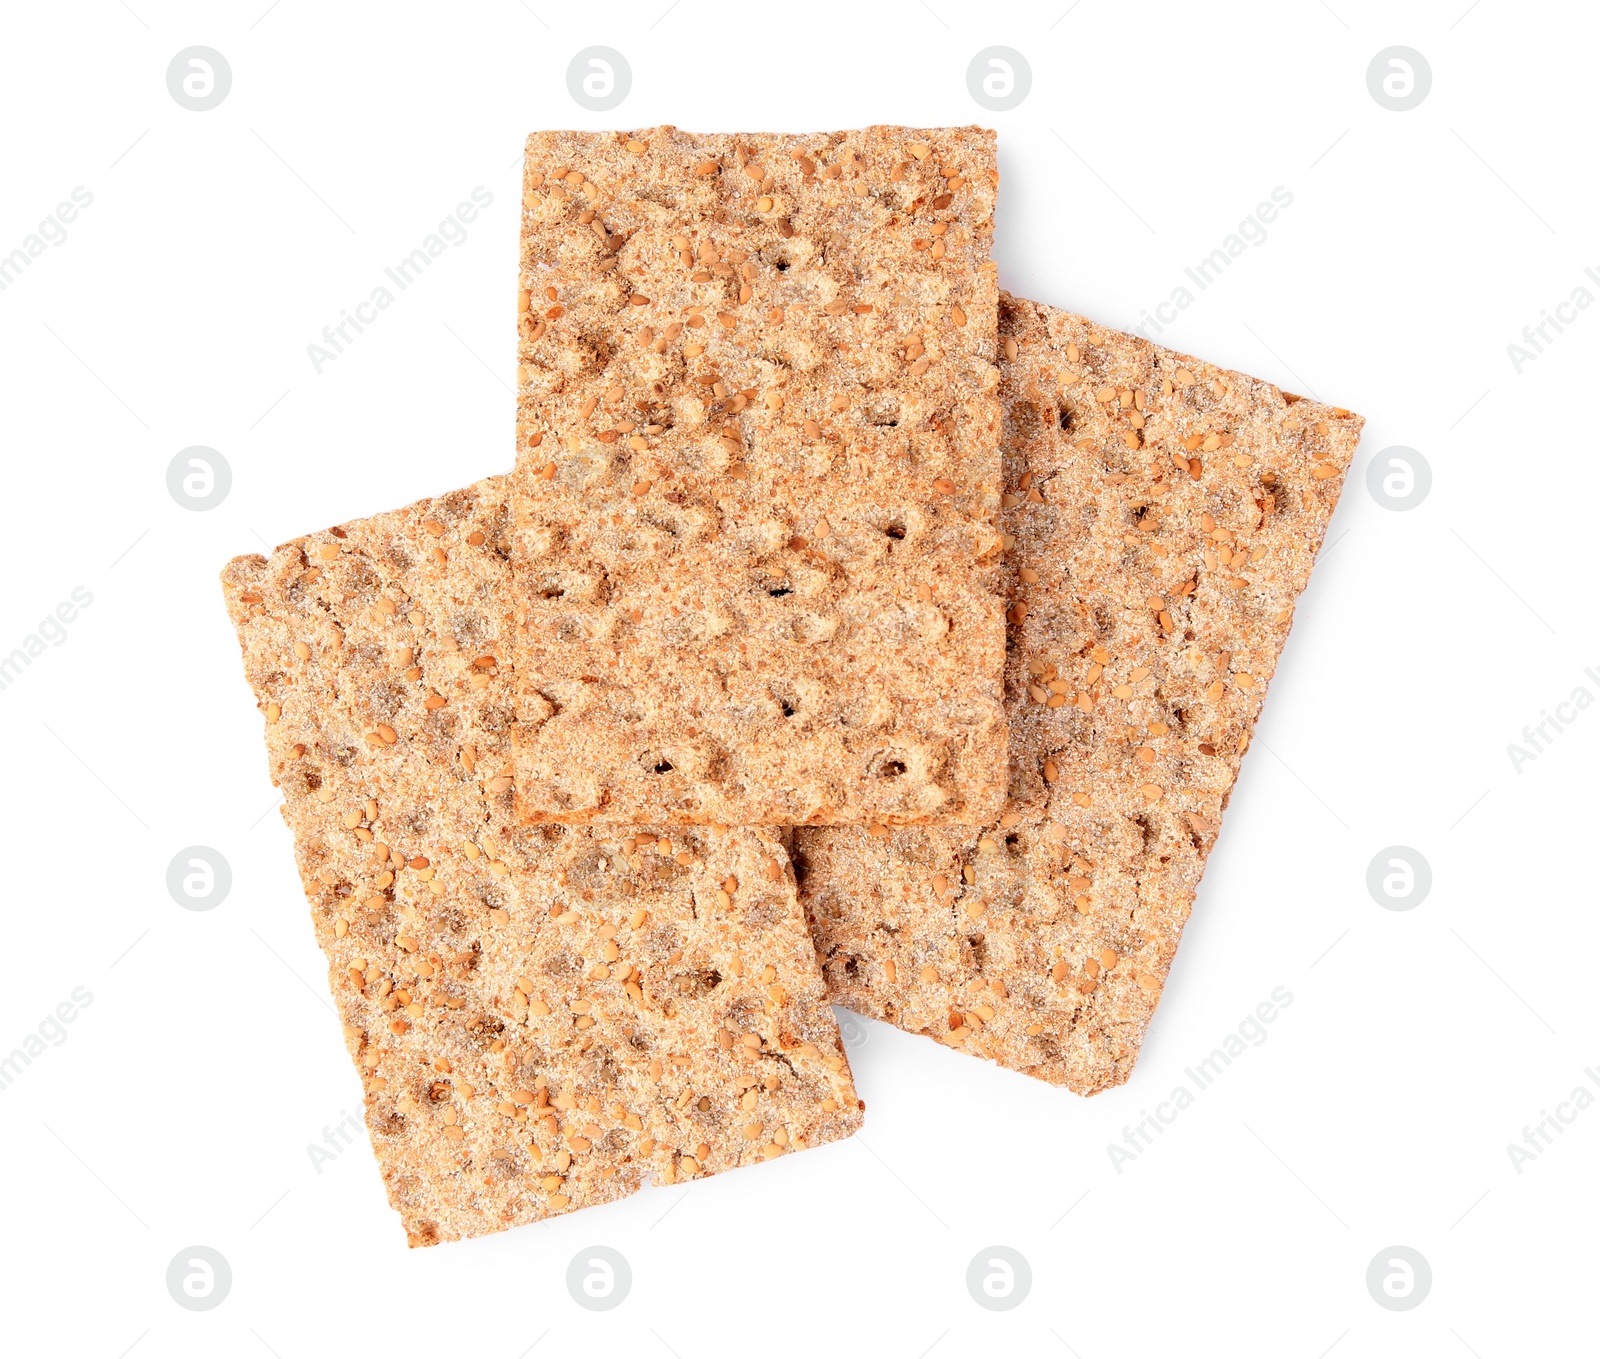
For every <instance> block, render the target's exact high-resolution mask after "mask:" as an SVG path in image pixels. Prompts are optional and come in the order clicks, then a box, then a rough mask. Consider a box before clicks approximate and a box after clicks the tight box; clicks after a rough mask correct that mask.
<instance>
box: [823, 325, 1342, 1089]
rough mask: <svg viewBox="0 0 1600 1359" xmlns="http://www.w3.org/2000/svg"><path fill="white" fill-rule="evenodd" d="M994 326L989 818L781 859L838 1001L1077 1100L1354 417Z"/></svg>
mask: <svg viewBox="0 0 1600 1359" xmlns="http://www.w3.org/2000/svg"><path fill="white" fill-rule="evenodd" d="M1000 335H1001V340H1002V343H1003V346H1004V348H1005V352H1006V353H1007V354H1008V355H1010V354H1014V357H1012V358H1009V359H1008V360H1007V361H1005V362H1003V364H1002V375H1003V383H1002V399H1003V403H1004V406H1005V425H1006V445H1005V447H1006V485H1007V495H1006V502H1005V503H1006V510H1005V528H1006V529H1007V531H1008V533H1009V534H1012V535H1014V540H1011V546H1009V548H1008V550H1007V553H1006V566H1007V575H1008V581H1009V587H1010V592H1011V598H1012V601H1013V602H1012V609H1011V612H1010V613H1009V615H1008V619H1009V621H1010V634H1009V654H1008V662H1007V673H1006V702H1007V708H1008V710H1009V714H1010V719H1011V789H1010V799H1009V803H1008V806H1007V809H1006V812H1005V814H1004V816H1003V817H1002V818H1001V819H1000V820H999V822H998V824H995V825H991V826H989V827H987V828H985V829H983V830H970V831H969V830H964V829H956V828H935V829H926V830H924V829H897V830H894V831H885V832H881V833H879V834H877V835H876V836H874V835H873V834H869V833H868V832H867V831H863V830H857V829H847V830H818V829H807V830H802V831H799V832H797V833H796V840H795V846H794V850H795V855H796V866H797V871H799V873H800V878H801V897H802V900H803V901H804V902H805V903H806V906H807V909H808V912H809V915H810V918H811V922H812V931H813V936H814V937H815V939H816V941H817V946H818V950H819V951H820V953H821V954H822V956H823V966H824V971H825V973H826V975H827V978H828V985H829V989H830V992H831V994H832V995H833V998H834V999H835V1000H836V1001H838V1002H839V1003H840V1004H843V1005H847V1006H849V1007H850V1008H852V1009H854V1010H858V1011H860V1012H861V1013H862V1014H867V1015H872V1016H875V1017H877V1018H879V1019H885V1020H888V1021H890V1022H892V1023H894V1024H897V1025H899V1026H900V1027H901V1028H904V1029H909V1030H911V1031H912V1032H915V1033H925V1034H928V1035H929V1036H931V1037H935V1038H937V1039H938V1040H939V1041H940V1042H943V1043H946V1044H948V1045H950V1046H951V1047H954V1048H959V1049H961V1050H962V1051H965V1052H970V1053H973V1054H975V1055H977V1056H981V1057H987V1058H990V1059H992V1060H994V1061H996V1062H999V1063H1000V1064H1002V1065H1003V1066H1008V1067H1011V1068H1013V1069H1015V1070H1017V1071H1021V1072H1024V1073H1026V1074H1027V1075H1030V1076H1037V1077H1039V1078H1040V1079H1041V1080H1046V1081H1050V1082H1052V1083H1055V1084H1060V1085H1066V1086H1068V1087H1069V1088H1071V1089H1072V1090H1075V1091H1077V1092H1078V1093H1079V1094H1092V1093H1094V1092H1095V1091H1098V1090H1103V1089H1106V1088H1107V1087H1109V1086H1113V1085H1117V1084H1120V1083H1121V1082H1122V1081H1125V1080H1126V1079H1127V1078H1128V1075H1129V1073H1130V1071H1131V1070H1132V1068H1133V1063H1134V1060H1135V1058H1136V1057H1137V1055H1138V1051H1139V1044H1140V1042H1141V1040H1142V1038H1143V1035H1144V1031H1145V1027H1146V1025H1147V1024H1148V1023H1149V1021H1150V1016H1151V1013H1152V1011H1153V1010H1154V1009H1155V1006H1156V1001H1157V1000H1158V999H1159V997H1160V994H1161V987H1162V985H1163V983H1164V981H1165V979H1166V975H1167V968H1168V966H1169V965H1170V963H1171V961H1172V956H1173V953H1174V951H1175V950H1176V949H1177V946H1178V936H1179V934H1180V932H1181V931H1182V929H1183V925H1184V922H1185V920H1187V918H1188V915H1189V910H1190V907H1191V905H1192V903H1193V901H1194V895H1195V889H1196V887H1197V886H1198V884H1199V881H1200V874H1201V871H1202V869H1203V868H1204V866H1205V859H1206V855H1207V853H1208V852H1209V851H1210V849H1211V846H1212V844H1213V843H1214V842H1215V839H1216V835H1217V829H1218V825H1219V823H1220V819H1221V816H1222V810H1223V808H1224V807H1225V806H1226V805H1227V801H1228V796H1229V793H1230V792H1231V790H1232V788H1233V782H1234V779H1235V777H1236V776H1237V774H1238V771H1239V761H1240V757H1241V756H1242V755H1243V753H1244V750H1245V748H1246V746H1247V745H1248V744H1249V740H1250V733H1251V730H1252V728H1253V726H1254V724H1255V721H1256V718H1257V716H1258V715H1259V713H1260V711H1261V702H1262V698H1263V695H1264V693H1265V691H1266V686H1267V681H1268V679H1269V678H1270V677H1271V675H1272V672H1273V669H1274V667H1275V666H1276V664H1277V658H1278V653H1279V651H1280V650H1281V649H1282V647H1283V643H1284V639H1285V638H1286V637H1287V635H1288V632H1289V622H1290V617H1291V614H1292V611H1293V607H1294V601H1295V597H1296V596H1297V595H1298V594H1299V593H1300V591H1301V590H1302V589H1303V588H1304V587H1305V584H1306V581H1307V579H1308V578H1309V576H1310V574H1311V566H1312V563H1313V561H1314V560H1315V558H1316V554H1317V551H1318V548H1319V546H1320V544H1321V542H1322V537H1323V533H1324V531H1325V530H1326V528H1327V524H1328V519H1329V516H1330V515H1331V514H1332V513H1333V508H1334V505H1335V504H1336V503H1337V501H1338V498H1339V490H1340V486H1341V484H1342V482H1343V477H1344V473H1345V472H1346V470H1347V469H1348V468H1349V466H1350V460H1351V457H1352V455H1353V454H1354V452H1355V447H1356V442H1357V439H1358V438H1359V436H1360V431H1361V424H1362V421H1361V419H1360V417H1358V416H1353V415H1351V414H1350V413H1349V412H1348V411H1344V410H1338V409H1333V408H1330V407H1327V406H1321V405H1318V404H1316V403H1315V402H1311V401H1306V400H1302V399H1301V398H1298V397H1295V396H1291V395H1289V394H1287V393H1284V392H1281V391H1279V390H1278V389H1277V388H1276V387H1273V386H1271V385H1270V384H1269V383H1265V382H1260V381H1257V380H1256V379H1254V378H1249V377H1246V376H1244V375H1243V374H1240V373H1233V372H1229V371H1226V370H1224V369H1220V368H1215V367H1213V366H1212V365H1210V364H1205V363H1201V362H1199V361H1197V360H1195V359H1191V358H1189V357H1187V356H1186V355H1182V354H1175V353H1173V352H1171V351H1170V350H1165V349H1161V348H1158V347H1157V346H1155V345H1152V344H1149V343H1148V342H1146V341H1144V340H1141V339H1136V338H1134V337H1132V336H1128V335H1122V334H1119V333H1117V332H1116V331H1111V330H1106V329H1105V328H1103V327H1101V326H1097V325H1094V324H1093V323H1092V322H1089V321H1086V320H1084V319H1083V318H1081V317H1078V316H1072V315H1070V314H1068V313H1066V312H1060V311H1056V310H1054V309H1052V308H1050V307H1045V306H1041V305H1040V304H1038V303H1035V302H1026V301H1022V300H1020V299H1016V298H1011V297H1009V296H1004V295H1002V298H1001V309H1000ZM1013 342H1014V344H1015V349H1014V350H1013V348H1012V345H1013ZM1136 395H1137V396H1138V398H1139V399H1140V403H1139V404H1129V403H1130V402H1132V401H1133V399H1134V397H1135V396H1136ZM1179 464H1182V470H1180V468H1179Z"/></svg>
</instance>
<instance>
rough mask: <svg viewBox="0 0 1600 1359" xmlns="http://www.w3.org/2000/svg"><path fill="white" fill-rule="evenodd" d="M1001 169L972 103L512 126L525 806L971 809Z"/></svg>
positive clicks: (995, 496)
mask: <svg viewBox="0 0 1600 1359" xmlns="http://www.w3.org/2000/svg"><path fill="white" fill-rule="evenodd" d="M997 183H998V174H997V171H996V169H995V148H994V134H993V133H992V132H989V131H986V130H983V129H979V128H933V129H926V130H911V129H906V128H894V127H872V128H867V129H865V130H864V131H857V132H835V133H818V134H813V135H810V136H790V135H777V134H764V133H763V134H750V135H738V136H732V135H704V136H702V135H693V134H690V133H686V132H680V131H678V130H677V129H675V128H671V127H661V128H654V129H651V130H649V131H641V132H638V133H636V134H627V133H593V132H543V133H535V134H534V135H533V136H531V137H530V138H529V139H528V145H527V162H526V169H525V173H524V179H523V185H524V195H523V226H522V292H521V307H522V311H521V314H520V318H519V328H520V334H521V340H520V347H519V354H520V368H519V373H520V393H519V397H518V426H517V428H518V446H517V471H516V473H515V476H514V480H513V491H512V508H513V511H514V515H515V521H516V531H515V533H514V535H513V547H512V553H513V559H514V561H515V564H516V569H517V577H518V586H519V590H520V591H521V599H520V601H519V605H520V608H521V610H522V620H521V621H522V624H523V626H522V630H521V632H520V634H519V638H518V650H517V658H516V659H517V667H518V671H519V674H520V675H521V676H522V688H521V695H520V696H521V710H520V711H521V716H522V719H523V721H522V726H521V729H520V735H519V742H520V749H519V756H518V764H519V770H520V771H521V775H522V776H521V777H520V778H519V780H518V785H517V798H518V809H519V813H520V814H521V815H522V817H523V819H524V820H529V821H565V822H587V821H597V822H629V821H647V822H666V823H671V824H674V825H680V824H685V823H697V822H698V823H705V822H725V823H728V824H735V825H774V824H807V823H812V824H844V825H859V824H863V823H865V822H868V821H888V822H891V823H906V824H910V823H931V822H939V823H950V822H955V823H960V824H971V825H981V824H983V823H984V822H985V821H988V820H991V819H992V818H993V817H995V816H996V815H998V814H999V809H1000V806H1001V805H1002V802H1003V799H1004V794H1005V789H1004V779H1003V770H1004V767H1005V711H1004V703H1003V692H1002V671H1003V668H1004V647H1005V639H1004V621H1003V617H1002V615H1003V611H1004V602H1003V600H1002V598H1001V597H1000V594H999V572H998V555H999V539H1000V535H999V533H998V531H997V529H996V526H995V521H996V518H997V516H998V508H999V478H1000V454H999V446H998V444H999V402H998V399H997V396H996V385H997V382H998V374H997V370H996V367H995V308H996V302H997V295H998V294H997V287H996V282H995V270H994V265H993V264H992V263H991V261H990V258H989V247H990V240H991V237H992V235H993V213H994V199H995V187H996V184H997Z"/></svg>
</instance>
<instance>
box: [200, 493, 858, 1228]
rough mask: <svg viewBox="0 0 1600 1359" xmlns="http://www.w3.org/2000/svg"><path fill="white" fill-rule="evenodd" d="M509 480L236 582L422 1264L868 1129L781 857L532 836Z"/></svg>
mask: <svg viewBox="0 0 1600 1359" xmlns="http://www.w3.org/2000/svg"><path fill="white" fill-rule="evenodd" d="M505 500H506V487H505V479H504V478H493V479H490V480H487V481H482V482H479V483H478V484H477V485H475V486H472V487H468V488H467V489H465V490H462V491H456V492H453V493H451V494H449V495H445V496H441V497H439V498H437V499H435V500H425V501H419V502H418V503H416V504H414V505H411V506H408V507H407V508H405V509H401V510H396V511H393V512H392V513H388V514H380V515H376V516H374V517H372V518H370V519H364V520H360V521H358V522H355V523H351V524H347V525H344V526H343V527H341V528H335V529H332V530H329V531H328V532H325V533H316V534H312V535H310V536H308V537H305V538H301V539H298V540H296V541H294V542H290V543H287V544H285V545H284V546H282V547H280V548H278V549H277V550H276V551H275V552H274V553H273V555H272V558H271V560H270V561H267V560H264V559H262V558H261V557H259V556H252V557H240V558H237V559H236V560H234V561H233V562H231V563H229V565H228V566H227V568H226V569H225V570H224V572H223V576H222V578H223V587H224V593H225V595H226V597H227V603H228V610H229V614H230V616H231V617H232V618H233V620H234V623H235V625H236V626H237V628H238V632H239V641H240V645H241V647H242V649H243V652H244V664H245V673H246V676H247V678H248V679H249V681H250V685H251V687H252V688H253V689H254V691H255V694H256V699H257V702H258V705H259V706H260V707H261V709H262V710H263V712H264V714H265V716H266V736H267V749H268V755H269V760H270V767H271V772H272V779H273V782H274V783H275V784H277V785H278V786H279V787H280V788H281V789H282V790H283V798H284V804H283V815H284V819H285V821H287V822H288V824H289V826H290V828H291V829H292V830H293V832H294V837H295V853H296V856H297V858H298V860H299V865H300V871H301V876H302V878H303V879H304V881H305V888H306V895H307V897H308V899H309V900H310V903H311V915H312V922H313V925H314V926H315V929H316V933H317V941H318V943H320V944H321V945H322V948H323V950H324V952H326V954H327V955H328V963H329V981H330V985H331V987H332V990H333V994H334V998H335V1000H336V1001H337V1002H338V1006H339V1011H340V1013H341V1015H342V1016H343V1019H344V1024H345V1038H346V1042H347V1044H348V1046H349V1049H350V1053H351V1056H352V1057H353V1058H354V1059H355V1060H356V1063H357V1066H358V1068H359V1070H360V1072H361V1076H362V1079H363V1082H364V1084H365V1087H366V1113H367V1127H368V1130H369V1132H370V1134H371V1137H372V1145H373V1149H374V1151H375V1153H376V1154H377V1158H378V1163H379V1165H380V1167H381V1168H382V1171H383V1177H384V1183H385V1185H386V1187H387V1189H388V1193H389V1201H390V1203H391V1204H392V1205H393V1207H394V1208H395V1210H396V1211H397V1212H398V1213H399V1214H400V1215H401V1217H402V1219H403V1220H404V1224H405V1229H406V1236H407V1239H408V1240H409V1242H410V1244H411V1245H413V1246H419V1245H431V1244H433V1243H435V1242H438V1241H449V1240H455V1239H457V1238H460V1237H466V1236H475V1235H481V1234H483V1233H485V1232H491V1231H496V1230H499V1229H501V1228H504V1227H509V1226H513V1225H515V1224H517V1223H522V1222H532V1221H536V1220H538V1219H540V1218H543V1217H546V1216H549V1215H550V1214H553V1213H558V1212H563V1211H567V1210H570V1209H575V1208H580V1207H584V1206H586V1205H589V1204H594V1203H603V1202H606V1201H608V1200H611V1199H616V1198H621V1197H623V1196H624V1195H627V1194H631V1193H633V1192H634V1191H635V1190H637V1189H639V1188H641V1187H643V1186H644V1185H645V1184H646V1183H647V1182H649V1181H651V1180H655V1181H658V1182H667V1183H671V1182H674V1181H679V1180H682V1179H684V1178H687V1177H694V1176H700V1175H707V1174H713V1173H715V1172H717V1171H720V1170H725V1169H729V1168H731V1167H733V1166H738V1165H744V1164H748V1163H750V1162H753V1161H758V1160H761V1159H763V1158H770V1157H773V1156H776V1155H779V1154H781V1153H782V1152H784V1151H788V1150H790V1149H794V1148H800V1147H805V1146H811V1145H816V1144H818V1143H822V1142H827V1141H832V1140H834V1139H836V1138H840V1137H845V1136H848V1135H849V1134H850V1133H852V1132H853V1131H855V1129H856V1127H857V1126H858V1125H859V1123H860V1112H859V1107H858V1102H857V1099H856V1096H855V1092H854V1089H853V1087H852V1085H851V1080H850V1072H849V1068H848V1066H847V1065H846V1063H845V1059H844V1055H843V1051H842V1048H841V1046H840V1043H839V1039H838V1031H837V1029H836V1027H835V1024H834V1020H833V1015H832V1012H831V1010H830V1009H829V1007H828V1003H827V1001H826V999H825V997H824V994H823V982H822V977H821V974H820V973H819V971H818V968H817V962H816V955H815V953H814V952H813V950H812V947H811V942H810V939H809V937H808V935H807V933H806V928H805V919H804V916H803V914H802V913H801V911H800V908H799V905H798V902H797V900H796V897H795V892H794V886H793V879H792V875H791V873H790V871H789V868H788V859H787V855H786V854H785V852H784V849H783V846H782V843H781V842H780V840H779V838H778V834H777V833H776V832H773V831H759V830H732V831H724V830H717V829H711V830H706V829H698V828H697V829H693V830H689V831H681V830H674V831H672V832H671V836H670V843H669V841H668V840H667V838H666V837H665V836H663V835H661V834H659V833H656V832H651V831H640V830H634V829H632V828H628V829H623V828H616V829H609V830H600V829H593V830H591V829H588V828H582V827H566V826H555V825H548V826H535V827H519V826H517V825H515V824H514V822H513V818H512V805H511V799H512V793H511V787H512V778H513V772H512V753H511V727H512V713H513V709H514V706H515V700H514V697H513V695H512V692H511V678H510V674H509V670H508V668H507V665H506V662H507V659H508V657H509V653H510V631H511V624H510V618H509V611H510V607H511V605H510V600H509V598H508V588H507V587H508V584H509V576H510V572H509V563H508V557H507V544H506V535H507V532H508V529H509V515H508V513H507V509H506V503H505Z"/></svg>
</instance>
